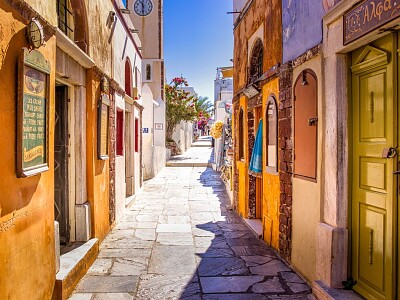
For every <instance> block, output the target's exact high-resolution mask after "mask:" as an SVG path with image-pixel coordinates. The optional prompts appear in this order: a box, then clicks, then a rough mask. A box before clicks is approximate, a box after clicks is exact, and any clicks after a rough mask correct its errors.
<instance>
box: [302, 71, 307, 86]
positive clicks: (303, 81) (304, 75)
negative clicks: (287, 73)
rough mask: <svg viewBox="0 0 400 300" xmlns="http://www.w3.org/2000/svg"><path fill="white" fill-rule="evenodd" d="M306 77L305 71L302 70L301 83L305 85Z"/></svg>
mask: <svg viewBox="0 0 400 300" xmlns="http://www.w3.org/2000/svg"><path fill="white" fill-rule="evenodd" d="M307 84H308V82H307V79H306V72H304V71H303V80H302V81H301V85H307Z"/></svg>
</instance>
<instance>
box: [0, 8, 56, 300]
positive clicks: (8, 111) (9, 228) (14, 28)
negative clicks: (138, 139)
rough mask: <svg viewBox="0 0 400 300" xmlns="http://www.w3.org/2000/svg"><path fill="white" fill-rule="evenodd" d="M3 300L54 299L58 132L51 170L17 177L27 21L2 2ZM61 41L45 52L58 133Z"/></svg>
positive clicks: (51, 145)
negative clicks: (57, 52)
mask: <svg viewBox="0 0 400 300" xmlns="http://www.w3.org/2000/svg"><path fill="white" fill-rule="evenodd" d="M0 20H1V22H0V90H1V93H2V96H1V98H0V105H1V109H0V124H1V126H0V170H1V174H0V298H1V299H28V298H29V299H40V300H42V299H50V298H51V295H52V292H53V287H54V282H55V254H54V253H55V251H54V164H53V159H54V156H53V149H54V136H53V131H52V130H50V131H49V163H50V164H49V167H50V170H49V171H47V172H44V173H42V174H40V175H36V176H33V177H29V178H17V176H16V142H15V141H16V116H17V111H16V108H17V106H16V103H17V81H16V78H17V68H16V66H17V61H18V57H19V55H20V53H21V48H22V47H27V42H26V37H25V21H24V20H23V19H22V18H21V17H20V15H19V14H18V13H16V12H14V11H12V9H11V8H10V7H9V6H8V5H7V4H5V1H0ZM55 50H56V46H55V39H54V38H50V40H48V41H47V42H46V45H45V46H42V47H41V48H40V49H39V51H40V52H42V53H43V55H44V56H45V58H46V59H47V60H48V61H49V62H50V65H51V75H50V97H49V105H50V111H49V128H50V129H51V128H54V88H55V87H54V82H55V68H56V67H55Z"/></svg>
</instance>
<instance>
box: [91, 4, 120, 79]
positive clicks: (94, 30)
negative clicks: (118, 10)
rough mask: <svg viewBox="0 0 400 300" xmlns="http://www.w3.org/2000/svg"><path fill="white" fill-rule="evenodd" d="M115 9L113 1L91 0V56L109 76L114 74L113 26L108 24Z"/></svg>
mask: <svg viewBox="0 0 400 300" xmlns="http://www.w3.org/2000/svg"><path fill="white" fill-rule="evenodd" d="M87 1H88V0H87ZM113 10H114V7H113V5H112V3H111V1H102V0H90V2H89V9H88V24H89V25H88V26H89V56H90V57H91V58H92V59H93V60H94V62H95V63H96V65H97V66H98V67H99V68H100V69H101V70H102V71H103V72H105V73H106V74H107V75H109V76H112V75H113V74H112V71H111V70H112V28H113V26H107V19H108V16H109V14H110V11H113Z"/></svg>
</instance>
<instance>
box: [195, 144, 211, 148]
mask: <svg viewBox="0 0 400 300" xmlns="http://www.w3.org/2000/svg"><path fill="white" fill-rule="evenodd" d="M192 147H206V148H211V144H192Z"/></svg>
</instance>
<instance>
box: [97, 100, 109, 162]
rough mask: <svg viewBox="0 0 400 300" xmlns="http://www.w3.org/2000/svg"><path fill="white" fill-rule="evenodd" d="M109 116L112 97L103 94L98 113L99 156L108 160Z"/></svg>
mask: <svg viewBox="0 0 400 300" xmlns="http://www.w3.org/2000/svg"><path fill="white" fill-rule="evenodd" d="M109 116H110V99H108V96H107V95H105V94H103V95H102V96H101V98H100V100H99V104H98V113H97V120H98V121H97V157H98V159H101V160H106V159H108V157H109V154H108V141H109V126H108V125H109Z"/></svg>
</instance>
